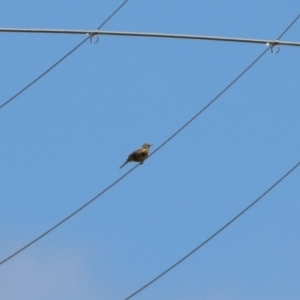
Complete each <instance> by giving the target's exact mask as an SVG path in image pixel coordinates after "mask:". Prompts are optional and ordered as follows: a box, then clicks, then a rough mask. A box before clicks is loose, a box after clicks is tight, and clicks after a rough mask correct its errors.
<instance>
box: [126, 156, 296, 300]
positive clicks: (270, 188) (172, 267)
mask: <svg viewBox="0 0 300 300" xmlns="http://www.w3.org/2000/svg"><path fill="white" fill-rule="evenodd" d="M299 165H300V161H299V162H298V163H297V164H296V165H294V166H293V167H292V168H291V169H290V170H289V171H288V172H287V173H285V174H284V175H283V176H282V177H281V178H280V179H278V180H277V181H276V182H275V183H274V184H273V185H272V186H271V187H269V188H268V189H267V190H266V191H265V192H264V193H262V194H261V195H260V196H259V197H258V198H257V199H255V200H254V201H253V202H252V203H251V204H249V205H248V206H247V207H246V208H245V209H243V210H242V211H241V212H240V213H238V214H237V215H236V216H235V217H234V218H232V219H231V220H230V221H229V222H227V223H226V224H225V225H223V226H222V227H221V228H220V229H219V230H217V231H216V232H215V233H214V234H212V235H211V236H210V237H209V238H207V239H206V240H205V241H204V242H202V243H201V244H200V245H198V246H197V247H196V248H195V249H193V250H192V251H191V252H189V253H188V254H186V255H185V256H184V257H183V258H181V259H180V260H178V261H177V262H176V263H175V264H173V265H172V266H171V267H169V268H168V269H166V270H165V271H164V272H162V273H161V274H159V275H158V276H156V277H155V278H154V279H152V280H151V281H149V282H148V283H147V284H145V285H144V286H142V287H141V288H140V289H138V290H137V291H135V292H134V293H132V294H131V295H130V296H128V297H126V298H125V299H124V300H128V299H131V298H132V297H134V296H136V295H137V294H138V293H140V292H141V291H142V290H144V289H145V288H147V287H148V286H149V285H151V284H152V283H154V282H155V281H156V280H158V279H160V278H161V277H162V276H164V275H166V274H167V273H168V272H170V271H171V270H172V269H174V268H175V267H177V266H178V265H179V264H180V263H182V262H183V261H184V260H186V259H187V258H188V257H190V256H191V255H192V254H194V253H195V252H196V251H197V250H199V249H200V248H202V247H203V246H204V245H205V244H207V243H208V242H209V241H210V240H212V239H213V238H214V237H216V236H217V235H218V234H219V233H221V232H222V231H223V230H224V229H226V228H227V227H228V226H229V225H231V224H232V223H233V222H234V221H236V220H237V219H238V218H239V217H240V216H242V215H243V214H244V213H245V212H246V211H247V210H249V209H250V208H251V207H252V206H254V205H255V204H256V203H257V202H258V201H259V200H261V199H262V198H263V197H264V196H266V195H267V194H268V193H269V192H270V191H271V190H273V189H274V188H275V187H276V186H277V185H278V184H279V183H280V182H281V181H282V180H283V179H285V178H286V177H287V176H288V175H290V174H291V173H292V172H293V171H294V170H295V169H296V168H297V167H299Z"/></svg>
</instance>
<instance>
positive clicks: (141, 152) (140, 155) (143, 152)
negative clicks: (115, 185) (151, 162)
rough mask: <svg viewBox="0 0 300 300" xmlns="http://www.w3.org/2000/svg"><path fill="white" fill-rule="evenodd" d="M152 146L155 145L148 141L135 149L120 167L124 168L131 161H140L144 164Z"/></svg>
mask: <svg viewBox="0 0 300 300" xmlns="http://www.w3.org/2000/svg"><path fill="white" fill-rule="evenodd" d="M151 146H153V145H151V144H147V143H146V144H144V145H143V146H142V147H141V148H139V149H137V150H135V151H133V152H132V153H131V154H129V156H128V158H127V160H126V161H125V163H124V164H123V165H122V166H121V167H120V169H121V168H123V167H124V166H125V165H126V164H127V163H129V162H130V161H136V162H139V163H140V164H142V163H143V162H144V160H145V159H146V158H147V157H148V155H149V149H150V147H151Z"/></svg>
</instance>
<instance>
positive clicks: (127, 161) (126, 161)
mask: <svg viewBox="0 0 300 300" xmlns="http://www.w3.org/2000/svg"><path fill="white" fill-rule="evenodd" d="M127 163H128V160H126V161H125V163H124V164H123V165H122V166H121V167H120V169H121V168H123V167H124V166H125V165H126V164H127Z"/></svg>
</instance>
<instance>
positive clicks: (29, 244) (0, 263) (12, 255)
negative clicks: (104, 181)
mask: <svg viewBox="0 0 300 300" xmlns="http://www.w3.org/2000/svg"><path fill="white" fill-rule="evenodd" d="M138 166H139V165H136V166H134V167H133V168H132V169H130V170H129V171H128V172H127V173H125V174H124V175H123V176H121V177H120V178H118V179H117V180H116V181H114V182H113V183H112V184H111V185H109V186H108V187H107V188H105V189H104V190H103V191H102V192H100V193H99V194H98V195H96V196H95V197H94V198H92V199H91V200H89V201H88V202H86V203H85V204H84V205H82V206H81V207H79V208H78V209H76V210H75V211H74V212H72V213H71V214H70V215H68V216H67V217H66V218H64V219H63V220H61V221H60V222H58V223H57V224H56V225H54V226H53V227H51V228H50V229H48V230H47V231H45V232H44V233H43V234H41V235H40V236H38V237H37V238H36V239H34V240H32V241H31V242H30V243H28V244H27V245H25V246H24V247H22V248H20V249H19V250H18V251H16V252H15V253H13V254H11V255H10V256H8V257H7V258H5V259H3V260H2V261H1V262H0V265H2V264H4V263H5V262H7V261H8V260H9V259H11V258H13V257H14V256H16V255H17V254H19V253H20V252H22V251H23V250H25V249H26V248H28V247H29V246H31V245H32V244H34V243H36V242H37V241H38V240H40V239H41V238H43V237H44V236H45V235H47V234H48V233H50V232H51V231H53V230H54V229H55V228H57V227H58V226H60V225H62V224H63V223H64V222H66V221H67V220H69V219H70V218H72V217H73V216H74V215H76V214H77V213H79V212H80V211H81V210H83V209H84V208H85V207H86V206H88V205H89V204H91V203H92V202H93V201H95V200H96V199H97V198H98V197H100V196H101V195H103V194H104V193H105V192H107V191H108V190H110V189H111V188H112V187H113V186H114V185H116V184H117V183H118V182H119V181H121V180H122V179H123V178H124V177H126V176H127V175H128V174H129V173H131V172H132V171H133V170H134V169H135V168H137V167H138Z"/></svg>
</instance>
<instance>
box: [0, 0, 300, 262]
mask: <svg viewBox="0 0 300 300" xmlns="http://www.w3.org/2000/svg"><path fill="white" fill-rule="evenodd" d="M126 1H127V0H126ZM126 1H125V2H126ZM125 2H124V3H125ZM124 3H123V5H124ZM120 8H121V6H120V7H119V9H120ZM299 17H300V14H299V15H298V17H297V18H296V19H295V20H294V21H293V23H292V24H294V23H295V21H296V20H297V19H298V18H299ZM290 27H291V25H290V26H289V27H288V29H289V28H290ZM286 31H287V30H285V31H284V33H285V32H286ZM281 36H282V35H281ZM269 48H271V46H269V47H268V48H267V49H266V50H264V51H263V52H262V54H260V55H259V56H258V57H257V58H256V59H255V60H254V61H253V62H252V63H251V64H250V65H249V66H248V67H247V68H246V69H245V70H244V71H243V72H242V73H240V74H239V75H238V76H237V77H236V78H235V79H234V80H233V81H232V82H231V83H229V84H228V85H227V86H226V87H225V88H224V89H223V90H222V91H221V92H220V93H219V94H218V95H217V96H216V97H215V98H214V99H212V100H211V101H210V102H209V103H208V104H207V105H206V106H205V107H204V108H202V109H201V110H200V111H199V112H198V113H197V114H196V115H195V116H194V117H192V118H191V119H190V120H189V121H188V122H186V123H185V124H184V125H183V126H182V127H181V128H179V129H178V130H177V131H176V132H175V133H174V134H173V135H171V136H170V137H169V138H168V139H167V140H166V141H165V142H163V143H162V144H161V145H160V146H159V147H158V148H157V149H156V150H155V151H153V152H152V154H151V155H150V156H149V157H151V156H152V155H153V154H155V153H156V152H157V151H158V150H159V149H161V148H162V147H163V146H164V145H166V144H167V143H168V142H169V141H170V140H171V139H173V138H174V137H175V136H176V135H177V134H178V133H180V132H181V131H182V130H183V129H184V128H185V127H187V126H188V125H189V124H190V123H191V122H192V121H194V120H195V119H196V118H197V117H198V116H199V115H200V114H201V113H203V112H204V111H205V110H206V109H207V108H208V107H209V106H210V105H211V104H213V103H214V102H215V101H216V100H217V99H218V98H219V97H220V96H221V95H222V94H223V93H225V92H226V91H227V90H228V89H229V88H230V87H231V86H232V85H233V84H234V83H235V82H236V81H237V80H238V79H240V78H241V77H242V76H243V75H244V74H245V73H246V72H247V71H248V70H249V69H250V68H251V67H253V65H254V64H255V63H257V62H258V60H259V59H260V58H261V57H262V56H263V55H264V54H265V53H266V52H267V51H268V49H269ZM138 166H139V165H136V166H134V167H133V168H132V169H130V170H129V171H128V172H127V173H125V174H124V175H122V176H121V177H119V178H118V179H117V180H116V181H114V182H113V183H112V184H111V185H109V186H108V187H107V188H105V189H104V190H103V191H101V192H100V193H99V194H98V195H96V196H95V197H93V198H92V199H91V200H89V201H88V202H86V203H85V204H84V205H82V206H81V207H79V208H78V209H77V210H75V211H74V212H73V213H71V214H70V215H69V216H67V217H66V218H64V219H63V220H62V221H60V222H58V223H57V224H56V225H54V226H52V227H51V228H50V229H48V230H47V231H45V232H44V233H43V234H41V235H40V236H38V237H37V238H36V239H34V240H32V241H31V242H30V243H28V244H26V245H25V246H24V247H22V248H20V249H19V250H18V251H16V252H14V253H13V254H11V255H10V256H8V257H7V258H5V259H4V260H2V261H0V265H2V264H3V263H5V262H7V261H8V260H9V259H11V258H13V257H14V256H16V255H17V254H19V253H20V252H22V251H24V250H25V249H27V248H28V247H29V246H31V245H33V244H34V243H36V242H37V241H39V240H40V239H41V238H43V237H44V236H46V235H47V234H48V233H50V232H51V231H53V230H54V229H56V228H57V227H59V226H60V225H62V224H63V223H64V222H66V221H67V220H69V219H70V218H71V217H73V216H74V215H76V214H77V213H79V212H80V211H81V210H82V209H84V208H85V207H87V206H88V205H89V204H91V203H92V202H94V201H95V200H96V199H97V198H99V197H100V196H102V195H103V194H104V193H105V192H107V191H108V190H109V189H111V188H112V187H113V186H114V185H116V184H117V183H118V182H120V181H121V180H122V179H123V178H125V177H126V176H127V175H128V174H129V173H131V172H132V171H133V170H134V169H136V168H137V167H138Z"/></svg>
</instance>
